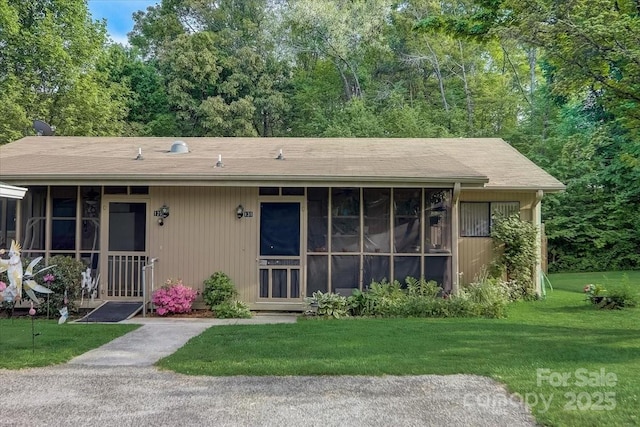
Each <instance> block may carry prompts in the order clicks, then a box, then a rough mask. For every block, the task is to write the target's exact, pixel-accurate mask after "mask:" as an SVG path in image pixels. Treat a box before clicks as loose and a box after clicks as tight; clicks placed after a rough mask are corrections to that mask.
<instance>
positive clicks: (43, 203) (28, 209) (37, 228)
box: [9, 187, 47, 258]
mask: <svg viewBox="0 0 640 427" xmlns="http://www.w3.org/2000/svg"><path fill="white" fill-rule="evenodd" d="M46 212H47V188H46V187H29V191H27V194H26V195H25V198H24V199H23V200H22V226H23V227H24V228H23V229H22V236H23V243H22V250H23V256H25V257H27V256H28V257H32V258H33V257H35V256H39V255H42V253H41V252H38V253H36V252H32V251H43V250H45V249H46V248H45V233H46V231H47V230H46V228H47V227H46V225H47V221H46ZM9 243H11V242H9Z"/></svg>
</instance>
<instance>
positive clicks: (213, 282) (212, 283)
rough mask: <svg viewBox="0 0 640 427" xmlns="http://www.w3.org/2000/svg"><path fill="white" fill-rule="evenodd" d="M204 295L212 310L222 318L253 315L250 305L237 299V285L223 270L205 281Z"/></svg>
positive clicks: (239, 317)
mask: <svg viewBox="0 0 640 427" xmlns="http://www.w3.org/2000/svg"><path fill="white" fill-rule="evenodd" d="M202 296H203V299H204V302H205V303H206V304H207V305H208V306H209V308H210V309H211V311H213V312H214V314H215V316H216V317H218V318H220V319H231V318H236V319H242V318H249V317H251V311H249V307H248V306H247V305H246V304H245V303H243V302H241V301H237V300H236V299H235V298H236V296H238V292H237V291H236V285H234V283H233V281H232V280H231V278H230V277H229V276H227V275H226V274H225V273H223V272H222V271H217V272H215V273H213V274H212V275H211V277H209V278H208V279H207V280H205V281H204V291H203V293H202Z"/></svg>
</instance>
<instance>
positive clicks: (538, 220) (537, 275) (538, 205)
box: [533, 190, 544, 295]
mask: <svg viewBox="0 0 640 427" xmlns="http://www.w3.org/2000/svg"><path fill="white" fill-rule="evenodd" d="M543 194H544V193H543V191H542V190H538V192H537V193H536V201H535V203H534V205H533V225H535V226H536V254H537V256H536V266H535V269H534V272H533V283H535V285H536V293H537V294H538V295H543V287H544V283H542V280H543V275H542V196H543Z"/></svg>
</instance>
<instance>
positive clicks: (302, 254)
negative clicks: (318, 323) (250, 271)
mask: <svg viewBox="0 0 640 427" xmlns="http://www.w3.org/2000/svg"><path fill="white" fill-rule="evenodd" d="M306 200H307V199H306V196H260V197H259V198H258V233H257V240H258V242H257V243H258V244H257V254H256V303H270V304H278V303H280V304H296V305H298V304H300V303H302V302H303V301H304V298H305V297H306V289H307V286H306V278H307V276H306V249H307V245H306V241H307V226H306V224H307V220H306V215H305V212H306ZM263 203H297V204H298V205H299V211H298V214H299V216H300V251H299V255H297V256H285V255H282V256H270V255H269V256H263V255H261V254H260V247H261V234H262V230H261V224H262V204H263ZM296 260H298V261H299V263H298V265H292V264H290V262H295V261H296ZM269 261H275V262H277V261H281V262H282V263H279V264H270V265H271V266H273V267H275V268H273V267H272V268H264V267H265V266H267V264H268V263H269ZM277 267H280V268H277ZM296 267H298V268H297V270H298V282H299V284H298V297H295V298H291V297H288V296H287V297H286V298H280V297H261V296H260V288H261V270H267V271H273V270H275V269H283V270H286V271H287V290H288V291H290V289H291V282H290V280H291V278H292V273H291V271H292V270H296ZM268 286H269V288H268V293H269V294H271V292H272V289H271V277H269V285H268Z"/></svg>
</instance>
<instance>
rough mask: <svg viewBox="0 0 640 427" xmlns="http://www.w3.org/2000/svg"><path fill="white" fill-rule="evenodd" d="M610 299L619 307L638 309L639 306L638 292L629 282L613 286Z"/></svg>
mask: <svg viewBox="0 0 640 427" xmlns="http://www.w3.org/2000/svg"><path fill="white" fill-rule="evenodd" d="M609 299H610V300H611V302H612V303H614V304H615V305H616V308H617V307H636V306H637V305H638V292H636V291H634V290H633V289H632V288H631V285H630V284H629V282H628V281H623V283H622V284H620V285H616V286H611V287H610V291H609Z"/></svg>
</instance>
